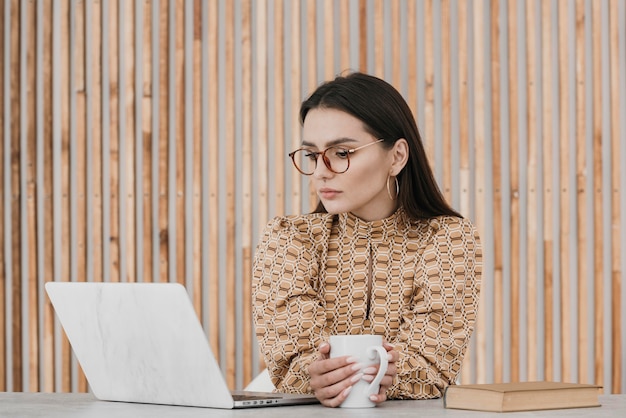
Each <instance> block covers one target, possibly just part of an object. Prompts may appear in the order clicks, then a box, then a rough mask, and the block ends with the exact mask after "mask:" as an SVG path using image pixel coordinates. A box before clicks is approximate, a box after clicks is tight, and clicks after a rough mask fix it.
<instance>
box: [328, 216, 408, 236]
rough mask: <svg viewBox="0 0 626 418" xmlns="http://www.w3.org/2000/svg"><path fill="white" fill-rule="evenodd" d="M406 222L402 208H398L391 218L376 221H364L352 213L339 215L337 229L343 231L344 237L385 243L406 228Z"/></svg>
mask: <svg viewBox="0 0 626 418" xmlns="http://www.w3.org/2000/svg"><path fill="white" fill-rule="evenodd" d="M407 222H408V218H407V217H406V214H405V212H404V209H402V208H398V209H397V210H396V211H395V212H394V213H393V214H391V216H389V217H387V218H384V219H379V220H376V221H365V220H363V219H361V218H359V217H357V216H355V215H354V214H352V213H342V214H340V215H339V228H340V229H341V230H343V231H345V234H346V236H348V237H353V238H357V239H359V238H366V239H368V240H371V241H382V242H385V241H387V240H388V239H389V238H391V237H393V236H394V235H395V234H396V233H397V232H398V231H401V230H403V229H404V228H406V223H407Z"/></svg>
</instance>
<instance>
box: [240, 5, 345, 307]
mask: <svg viewBox="0 0 626 418" xmlns="http://www.w3.org/2000/svg"><path fill="white" fill-rule="evenodd" d="M329 5H331V6H332V2H330V3H328V2H327V4H326V7H327V8H326V14H328V13H329V11H328V10H329V9H328V6H329ZM283 9H284V4H283V2H282V1H277V2H275V3H274V40H273V43H274V74H273V76H272V78H273V80H274V104H273V105H272V107H271V109H272V113H273V115H272V116H273V118H274V135H273V138H272V142H273V144H274V167H273V170H272V172H273V173H274V179H273V180H272V183H273V185H274V190H275V194H274V196H273V198H272V199H273V201H274V211H275V215H282V214H284V212H285V129H284V123H283V122H284V119H285V105H284V103H285V102H284V97H285V71H284V67H283V62H284V60H285V54H284V49H285V46H284V37H285V30H284V23H283ZM330 10H331V11H332V8H331V9H330ZM327 24H328V25H330V23H327ZM328 32H330V33H331V34H332V33H333V32H332V31H331V30H330V29H329V30H328ZM334 42H335V39H333V38H330V41H329V42H327V43H326V59H328V56H332V48H333V45H334ZM333 64H334V63H333V61H332V60H330V63H328V61H327V63H326V71H327V75H328V76H329V77H332V76H333V73H334V71H333ZM269 116H270V115H268V117H269ZM263 221H265V219H263ZM246 271H251V270H246ZM250 303H252V300H250Z"/></svg>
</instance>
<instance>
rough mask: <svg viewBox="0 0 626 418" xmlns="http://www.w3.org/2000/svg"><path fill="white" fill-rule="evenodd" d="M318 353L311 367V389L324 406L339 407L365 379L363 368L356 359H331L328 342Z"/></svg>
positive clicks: (347, 357) (344, 357)
mask: <svg viewBox="0 0 626 418" xmlns="http://www.w3.org/2000/svg"><path fill="white" fill-rule="evenodd" d="M318 351H319V357H318V358H317V360H315V361H314V362H313V363H311V365H310V366H309V376H310V377H311V381H310V385H311V389H313V393H314V394H315V397H316V398H317V399H318V400H319V401H320V402H321V404H322V405H324V406H329V407H336V406H339V405H341V403H342V402H343V401H344V400H345V399H346V397H347V396H348V394H349V393H350V389H352V386H353V385H354V384H355V383H356V382H358V381H359V380H360V379H361V378H362V377H363V373H359V370H360V369H361V367H363V366H362V365H361V364H360V363H358V362H357V359H355V358H354V357H349V356H343V357H336V358H330V355H329V354H330V344H328V343H327V342H323V343H321V344H320V346H319V348H318ZM385 378H386V376H385ZM383 380H384V379H383Z"/></svg>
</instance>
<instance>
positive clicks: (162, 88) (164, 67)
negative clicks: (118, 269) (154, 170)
mask: <svg viewBox="0 0 626 418" xmlns="http://www.w3.org/2000/svg"><path fill="white" fill-rule="evenodd" d="M158 5H159V6H160V9H159V22H158V25H159V32H160V36H159V38H160V39H159V45H160V48H159V52H158V54H159V63H158V65H159V80H158V96H159V109H158V112H159V117H158V120H159V146H158V153H159V155H158V173H159V175H158V179H155V181H158V185H159V186H158V190H159V203H158V205H159V207H158V225H159V241H160V242H159V257H160V259H159V268H160V270H159V274H158V277H159V281H161V282H167V281H169V279H170V277H169V269H170V267H169V265H170V261H171V260H170V255H171V252H170V237H169V206H168V196H169V182H168V176H167V173H168V171H169V158H168V155H169V152H170V150H169V142H170V138H169V124H170V115H169V100H170V99H171V98H170V93H169V89H168V80H169V78H170V77H171V76H172V74H171V72H172V69H171V68H170V66H169V65H168V62H169V47H170V45H169V41H168V40H169V36H168V33H169V31H170V22H169V17H168V16H169V0H159V4H158ZM155 23H156V22H155ZM156 82H157V80H155V83H156ZM156 277H157V275H156V274H155V279H156Z"/></svg>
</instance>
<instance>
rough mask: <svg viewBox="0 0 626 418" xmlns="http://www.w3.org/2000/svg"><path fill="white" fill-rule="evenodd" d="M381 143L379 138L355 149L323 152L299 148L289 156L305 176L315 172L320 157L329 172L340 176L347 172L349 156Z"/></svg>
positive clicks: (336, 147)
mask: <svg viewBox="0 0 626 418" xmlns="http://www.w3.org/2000/svg"><path fill="white" fill-rule="evenodd" d="M382 141H384V139H382V138H381V139H379V140H378V141H375V142H370V143H369V144H365V145H361V146H360V147H357V148H345V147H342V146H334V147H329V148H326V149H325V150H324V151H312V150H310V149H306V148H300V149H297V150H295V151H293V152H290V153H289V156H290V157H291V161H293V165H294V166H295V167H296V169H297V170H298V171H299V172H300V173H302V174H304V175H305V176H310V175H311V174H313V173H314V172H315V169H316V168H317V160H318V157H319V156H320V155H321V156H322V161H324V164H325V165H326V167H327V168H328V169H329V170H330V171H332V172H333V173H335V174H341V173H345V172H346V171H348V168H350V154H354V153H355V152H357V151H358V150H360V149H363V148H365V147H369V146H370V145H374V144H378V143H379V142H382Z"/></svg>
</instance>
